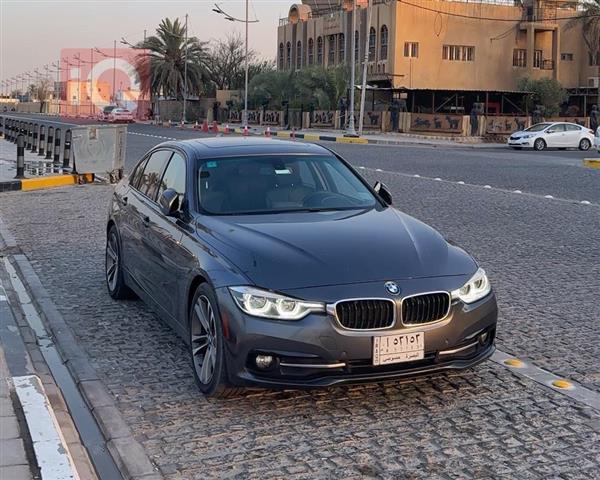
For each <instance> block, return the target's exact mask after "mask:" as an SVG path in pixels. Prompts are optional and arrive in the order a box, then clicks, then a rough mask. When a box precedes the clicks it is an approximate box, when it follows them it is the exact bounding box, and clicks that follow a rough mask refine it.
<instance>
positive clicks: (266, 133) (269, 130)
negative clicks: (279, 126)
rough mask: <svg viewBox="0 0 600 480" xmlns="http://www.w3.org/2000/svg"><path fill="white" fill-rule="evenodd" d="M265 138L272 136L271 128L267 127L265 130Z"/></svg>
mask: <svg viewBox="0 0 600 480" xmlns="http://www.w3.org/2000/svg"><path fill="white" fill-rule="evenodd" d="M265 136H267V137H270V136H271V127H267V129H266V130H265Z"/></svg>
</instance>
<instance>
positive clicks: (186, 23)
mask: <svg viewBox="0 0 600 480" xmlns="http://www.w3.org/2000/svg"><path fill="white" fill-rule="evenodd" d="M184 46H185V63H184V64H183V112H182V114H181V121H182V122H183V123H184V124H185V122H186V120H187V118H186V110H187V83H188V81H187V70H188V14H187V13H186V14H185V43H184Z"/></svg>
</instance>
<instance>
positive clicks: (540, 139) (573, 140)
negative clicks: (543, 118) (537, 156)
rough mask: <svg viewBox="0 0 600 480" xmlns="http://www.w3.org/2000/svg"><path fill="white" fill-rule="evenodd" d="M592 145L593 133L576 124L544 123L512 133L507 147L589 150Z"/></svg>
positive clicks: (518, 148)
mask: <svg viewBox="0 0 600 480" xmlns="http://www.w3.org/2000/svg"><path fill="white" fill-rule="evenodd" d="M593 145H594V132H593V131H592V130H590V129H589V128H586V127H582V126H581V125H577V124H576V123H566V122H544V123H537V124H535V125H533V126H531V127H529V128H527V129H525V130H522V131H520V132H515V133H513V134H512V135H511V136H510V138H509V139H508V146H509V147H512V148H515V149H517V150H520V149H521V148H533V149H534V150H544V149H545V148H578V149H579V150H584V151H585V150H589V149H590V148H592V146H593Z"/></svg>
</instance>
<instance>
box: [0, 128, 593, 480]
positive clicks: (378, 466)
mask: <svg viewBox="0 0 600 480" xmlns="http://www.w3.org/2000/svg"><path fill="white" fill-rule="evenodd" d="M155 135H158V136H166V137H169V138H191V137H194V136H198V134H196V133H194V132H189V131H183V130H178V129H163V128H159V127H154V126H148V125H134V126H132V127H131V128H130V135H129V136H128V150H127V162H126V164H127V168H131V166H132V165H133V164H134V163H135V160H136V159H137V158H139V157H140V156H141V155H143V152H144V151H145V150H147V149H148V148H150V147H151V146H153V145H154V144H156V143H158V142H160V141H162V140H163V139H161V138H156V137H155ZM328 146H330V147H332V148H334V149H335V151H337V152H339V153H340V154H341V155H343V156H344V157H345V158H347V159H348V160H350V161H351V162H352V163H353V164H354V165H356V166H357V167H364V168H363V169H361V170H360V172H361V173H362V174H363V175H364V176H365V177H366V178H367V180H368V181H369V182H371V183H372V182H374V181H375V180H378V179H379V180H382V181H384V182H385V183H386V184H387V185H388V186H389V187H390V189H391V191H392V193H393V195H394V199H395V204H396V206H397V207H398V208H400V209H402V210H404V211H406V212H407V213H409V214H411V215H413V216H415V217H417V218H419V219H421V220H423V221H425V222H427V223H430V224H431V225H433V226H434V227H436V228H438V229H439V230H440V231H441V232H442V233H443V234H444V235H445V236H446V237H447V238H450V239H452V240H454V241H455V242H457V243H458V244H460V245H462V246H463V247H464V248H466V249H467V250H469V251H470V252H471V253H472V254H473V255H474V256H475V257H476V258H477V259H478V261H479V262H480V263H481V265H482V266H483V267H484V268H485V269H486V270H487V271H488V273H489V275H490V278H491V281H492V283H493V285H494V288H495V290H496V292H497V295H498V301H499V306H500V318H499V325H498V341H497V344H498V348H499V349H501V350H502V351H504V352H508V353H510V354H512V355H515V356H518V357H519V358H523V359H525V360H526V361H527V362H528V363H532V364H535V365H537V366H539V367H542V368H543V369H545V370H547V371H550V372H553V373H555V374H557V375H559V376H561V377H564V378H567V379H570V380H572V381H574V382H577V385H580V386H584V387H587V388H588V389H590V391H592V392H600V374H599V373H598V372H600V342H599V341H598V319H599V318H600V306H599V305H598V303H597V292H598V291H600V235H598V232H599V231H600V171H598V170H586V169H584V168H582V167H581V165H580V164H581V159H582V158H583V156H584V155H583V154H581V153H580V152H576V151H566V152H565V151H557V152H543V153H541V154H539V153H533V152H513V151H509V150H506V149H504V148H486V149H477V148H468V147H467V148H453V149H438V148H429V147H419V146H402V147H389V146H385V147H383V146H382V147H379V146H360V145H338V144H328ZM415 175H420V177H415ZM436 178H439V179H440V180H436ZM459 181H462V182H464V184H461V183H458V182H459ZM486 185H489V186H490V187H491V188H486V187H485V186H486ZM516 189H519V190H521V191H522V192H523V193H513V190H516ZM111 191H112V187H111V186H108V185H93V186H89V185H88V186H81V187H71V188H61V189H55V190H48V191H40V192H19V193H11V194H3V195H2V200H1V201H0V216H1V217H2V220H3V221H4V222H5V223H6V225H7V227H8V229H9V230H10V231H11V232H12V233H13V235H14V236H15V238H16V240H17V243H18V244H19V246H20V248H21V250H22V251H23V253H25V254H26V255H27V256H28V257H29V259H30V261H31V262H32V264H33V265H34V268H35V270H36V272H37V274H38V275H39V277H40V279H41V281H42V283H43V284H44V286H45V288H46V289H47V290H48V292H49V293H50V294H51V296H52V298H53V299H54V303H55V304H56V306H57V307H58V309H59V310H60V312H61V313H62V315H63V316H64V318H65V320H66V321H67V323H68V325H69V326H70V328H71V329H72V330H73V331H74V333H75V335H76V337H77V338H78V340H79V341H80V342H81V345H82V346H83V348H84V349H85V351H86V352H87V354H88V355H89V357H90V359H91V361H92V363H93V365H94V367H95V368H96V369H97V371H98V372H99V374H100V376H101V378H102V379H103V381H104V383H105V384H106V385H107V386H108V388H109V390H110V392H111V393H112V395H113V396H114V398H115V399H116V400H117V405H118V408H119V411H120V412H121V414H122V415H123V416H124V417H125V419H126V421H127V423H128V424H129V426H130V428H131V429H132V430H133V432H134V434H135V437H136V438H137V439H138V440H139V441H140V442H141V444H142V445H143V446H144V448H145V450H146V451H147V452H148V454H149V455H150V458H151V459H152V461H153V462H155V464H156V465H157V467H158V468H159V470H160V472H161V473H162V474H163V475H164V476H165V477H166V478H168V479H169V480H175V479H188V478H224V477H236V478H238V477H239V478H250V477H251V478H256V477H262V478H283V477H285V478H306V479H308V478H311V479H312V478H352V479H354V478H356V479H359V478H424V479H425V478H427V479H434V478H436V479H437V478H439V479H449V478H474V479H482V478H535V479H537V478H540V479H542V478H543V479H545V478H561V479H578V478H581V479H589V478H594V477H597V472H598V471H599V469H600V412H599V411H598V410H596V409H594V408H591V407H590V406H589V405H588V404H586V403H585V402H580V401H575V400H573V399H572V398H569V397H567V396H565V395H564V394H563V393H560V392H558V391H556V390H552V389H550V388H548V387H547V386H545V385H542V384H540V383H538V382H536V381H533V380H531V379H529V378H526V377H524V376H523V375H521V374H519V372H518V371H515V370H509V369H507V368H506V367H504V366H501V365H499V364H497V363H493V362H487V363H485V364H483V365H481V366H479V367H477V368H475V369H473V370H470V371H465V372H460V373H449V374H442V375H436V376H434V377H429V378H425V379H418V380H406V381H401V382H391V383H385V384H374V385H358V386H345V387H336V388H331V389H327V390H319V391H309V392H297V391H283V392H269V391H256V392H249V393H247V394H245V395H243V396H242V397H240V398H236V399H234V400H230V401H212V400H207V399H205V398H203V397H202V396H201V395H200V394H199V393H198V392H197V390H196V388H195V386H194V383H193V381H192V377H191V369H190V365H189V359H188V356H187V353H186V350H185V348H184V346H183V344H182V342H181V341H180V340H179V338H177V337H176V336H175V334H174V333H173V332H172V331H171V330H170V329H169V328H168V327H166V326H164V325H163V324H162V323H161V322H160V321H159V320H158V319H157V318H156V317H155V316H154V315H153V314H152V313H151V312H150V311H149V310H148V309H147V308H146V307H145V306H144V305H143V304H141V303H140V302H138V301H126V302H115V301H113V300H112V299H110V297H109V296H108V294H107V293H106V288H105V285H104V276H103V265H104V263H103V262H104V234H105V215H106V205H107V201H108V198H109V196H110V194H111ZM546 195H552V196H553V197H555V198H547V197H546ZM582 200H587V201H589V202H591V204H589V205H588V204H582V203H580V202H581V201H582ZM365 248H368V245H365ZM578 388H579V387H578Z"/></svg>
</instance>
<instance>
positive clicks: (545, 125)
mask: <svg viewBox="0 0 600 480" xmlns="http://www.w3.org/2000/svg"><path fill="white" fill-rule="evenodd" d="M550 125H552V124H551V123H536V124H535V125H533V126H531V127H529V128H526V129H525V131H526V132H541V131H542V130H544V129H546V128H548V127H549V126H550Z"/></svg>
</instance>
